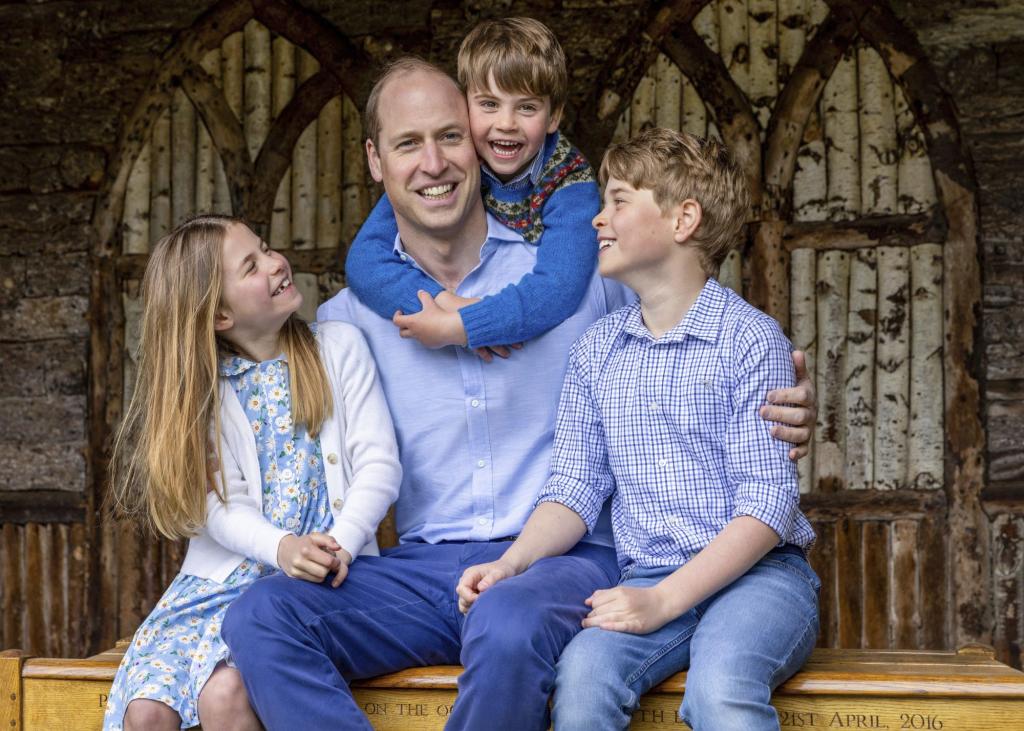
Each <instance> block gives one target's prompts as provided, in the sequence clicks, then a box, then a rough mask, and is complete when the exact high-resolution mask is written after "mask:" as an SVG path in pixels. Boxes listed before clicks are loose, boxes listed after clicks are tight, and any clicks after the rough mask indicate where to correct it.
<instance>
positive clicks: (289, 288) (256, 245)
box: [216, 223, 302, 352]
mask: <svg viewBox="0 0 1024 731" xmlns="http://www.w3.org/2000/svg"><path fill="white" fill-rule="evenodd" d="M221 265H222V270H223V278H224V286H223V290H222V294H221V301H220V307H219V308H218V313H217V326H216V329H217V331H218V332H220V333H221V334H222V335H224V336H225V337H226V338H228V339H229V340H230V341H232V342H233V343H236V344H238V345H240V346H241V347H242V348H243V349H245V350H247V351H250V352H252V350H253V348H251V347H250V344H255V343H258V342H264V341H267V340H268V339H272V338H276V337H277V335H278V333H279V332H280V330H281V327H282V326H283V325H284V323H285V322H286V321H287V320H288V318H289V317H290V316H291V315H292V314H293V313H294V312H295V311H296V310H298V309H299V307H301V306H302V294H301V293H300V292H299V290H298V289H296V287H295V284H294V283H293V282H292V269H291V267H290V266H289V265H288V261H287V260H286V259H285V258H284V257H283V256H281V255H280V254H279V253H277V252H276V251H274V250H273V249H271V248H270V246H268V245H267V242H266V241H263V240H262V239H260V237H259V236H257V235H256V234H255V233H253V232H252V230H251V229H250V228H249V227H248V226H245V225H244V224H240V223H232V224H229V225H228V229H227V233H226V234H225V236H224V248H223V250H222V253H221ZM256 350H258V348H256Z"/></svg>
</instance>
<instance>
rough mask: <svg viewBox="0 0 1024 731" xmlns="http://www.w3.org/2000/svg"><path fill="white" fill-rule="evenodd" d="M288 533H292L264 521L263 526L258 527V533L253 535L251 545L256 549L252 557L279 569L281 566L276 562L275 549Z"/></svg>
mask: <svg viewBox="0 0 1024 731" xmlns="http://www.w3.org/2000/svg"><path fill="white" fill-rule="evenodd" d="M290 535H292V532H291V531H290V530H284V529H283V528H278V527H277V526H276V525H272V524H271V523H269V522H268V523H266V525H265V526H264V527H262V528H260V529H259V533H258V534H257V535H255V536H253V539H254V540H253V545H254V546H255V549H256V550H255V551H254V553H255V554H256V555H255V556H253V557H252V558H255V559H256V560H257V561H262V562H263V563H265V564H268V565H270V566H276V567H277V568H278V569H280V568H281V566H280V564H278V562H277V549H278V547H279V546H280V545H281V539H282V538H284V537H285V536H290Z"/></svg>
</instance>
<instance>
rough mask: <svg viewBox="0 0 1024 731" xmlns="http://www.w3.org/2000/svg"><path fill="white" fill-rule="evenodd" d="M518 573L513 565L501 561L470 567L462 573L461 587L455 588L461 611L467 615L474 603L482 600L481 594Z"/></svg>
mask: <svg viewBox="0 0 1024 731" xmlns="http://www.w3.org/2000/svg"><path fill="white" fill-rule="evenodd" d="M518 573H519V572H518V571H516V570H515V568H514V567H513V566H512V565H511V564H508V563H506V562H505V561H502V560H501V559H498V560H497V561H491V562H490V563H480V564H477V565H476V566H470V567H469V568H468V569H466V570H465V571H463V572H462V578H461V579H459V585H458V586H456V587H455V593H456V594H457V595H458V597H459V611H460V612H462V613H463V614H465V613H466V612H468V611H469V608H470V607H471V606H473V602H475V601H476V600H477V599H479V598H480V594H481V593H483V592H485V591H487V590H488V589H490V588H491V587H492V586H494V585H495V584H497V583H498V582H499V581H502V580H504V579H508V578H511V577H513V576H515V575H516V574H518Z"/></svg>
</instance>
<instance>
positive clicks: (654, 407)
mask: <svg viewBox="0 0 1024 731" xmlns="http://www.w3.org/2000/svg"><path fill="white" fill-rule="evenodd" d="M649 408H650V409H651V411H657V410H658V404H651V405H650V407H649Z"/></svg>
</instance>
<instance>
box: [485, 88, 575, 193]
mask: <svg viewBox="0 0 1024 731" xmlns="http://www.w3.org/2000/svg"><path fill="white" fill-rule="evenodd" d="M466 95H467V97H468V98H469V129H470V133H471V134H472V135H473V144H474V145H475V146H476V154H477V155H479V156H480V159H481V161H483V162H485V163H486V164H487V167H489V168H490V169H491V170H492V171H493V172H494V173H495V174H496V175H497V176H498V178H499V179H501V180H503V181H508V180H512V179H513V178H514V177H516V176H517V175H519V174H520V173H521V172H522V171H523V170H525V169H526V167H527V166H529V165H530V164H531V163H533V159H534V157H536V156H537V153H538V152H540V151H541V148H543V147H544V138H545V136H547V134H548V133H550V132H554V131H555V130H556V129H558V121H559V116H560V115H559V114H556V113H553V112H552V109H551V99H550V98H549V97H546V96H531V95H530V94H522V93H509V92H506V91H502V90H501V89H499V88H498V86H497V84H495V83H494V75H493V74H491V75H489V76H488V84H487V88H486V89H480V88H476V87H472V88H470V89H469V90H468V91H467V94H466Z"/></svg>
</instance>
